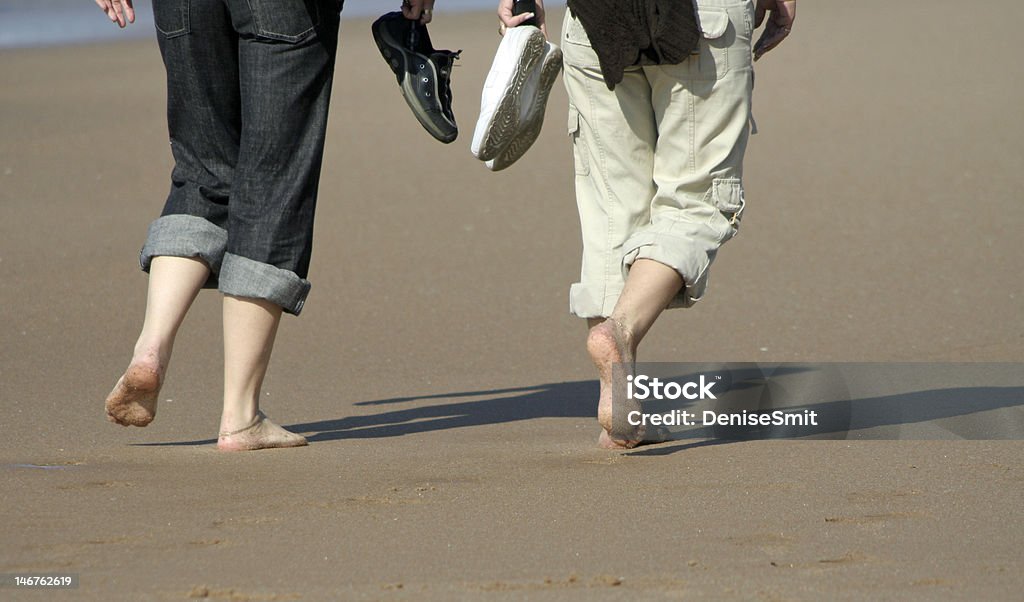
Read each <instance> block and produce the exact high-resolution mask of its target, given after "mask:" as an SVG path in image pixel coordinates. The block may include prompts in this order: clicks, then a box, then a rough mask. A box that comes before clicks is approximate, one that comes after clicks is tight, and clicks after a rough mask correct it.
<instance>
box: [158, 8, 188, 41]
mask: <svg viewBox="0 0 1024 602" xmlns="http://www.w3.org/2000/svg"><path fill="white" fill-rule="evenodd" d="M188 8H189V0H156V1H155V2H153V22H154V23H155V24H156V30H157V31H158V32H160V33H161V34H162V35H163V36H164V37H165V38H176V37H178V36H183V35H185V34H187V33H189V31H191V25H190V23H189V17H188Z"/></svg>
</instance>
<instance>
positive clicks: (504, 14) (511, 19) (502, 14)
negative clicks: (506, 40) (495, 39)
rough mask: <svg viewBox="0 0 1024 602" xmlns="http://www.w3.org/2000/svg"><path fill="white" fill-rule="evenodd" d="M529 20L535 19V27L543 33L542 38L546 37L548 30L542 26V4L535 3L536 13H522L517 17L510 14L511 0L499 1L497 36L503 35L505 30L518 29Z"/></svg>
mask: <svg viewBox="0 0 1024 602" xmlns="http://www.w3.org/2000/svg"><path fill="white" fill-rule="evenodd" d="M530 19H536V23H537V27H538V28H540V30H541V31H542V32H543V33H544V37H547V35H548V28H547V26H546V25H545V24H544V3H543V2H539V1H538V2H537V12H535V13H522V14H519V15H513V14H512V0H501V2H500V3H499V4H498V21H500V23H499V24H498V34H499V35H505V30H507V29H508V28H510V27H518V26H520V25H522V24H523V23H525V22H527V21H529V20H530Z"/></svg>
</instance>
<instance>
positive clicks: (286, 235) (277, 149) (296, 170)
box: [140, 0, 341, 315]
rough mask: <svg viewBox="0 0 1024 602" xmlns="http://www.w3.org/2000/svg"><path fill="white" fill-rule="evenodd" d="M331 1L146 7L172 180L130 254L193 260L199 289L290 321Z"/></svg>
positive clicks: (334, 16) (175, 1) (328, 78)
mask: <svg viewBox="0 0 1024 602" xmlns="http://www.w3.org/2000/svg"><path fill="white" fill-rule="evenodd" d="M340 11H341V2H340V1H339V0H153V13H154V18H155V21H156V28H157V39H158V42H159V46H160V53H161V55H162V56H163V61H164V66H165V67H166V70H167V124H168V130H169V133H170V142H171V152H172V154H173V155H174V170H173V172H172V173H171V189H170V193H169V194H168V196H167V202H166V204H165V205H164V209H163V212H162V213H161V216H160V218H159V219H157V220H156V221H154V222H153V223H152V224H151V225H150V227H149V233H148V236H147V238H146V243H145V246H144V247H143V249H142V252H141V254H140V263H141V265H142V269H143V270H145V271H149V267H150V264H151V261H152V259H153V257H156V256H175V257H196V258H200V259H202V260H203V261H205V262H206V263H207V264H208V265H209V266H210V269H211V277H210V280H209V282H207V286H208V287H210V288H213V287H216V288H218V289H219V290H220V291H221V292H223V293H225V294H229V295H235V296H239V297H248V298H256V299H265V300H268V301H271V302H273V303H276V304H277V305H280V306H281V307H282V308H283V310H284V311H285V312H287V313H291V314H296V315H297V314H298V313H299V312H300V311H301V310H302V307H303V305H304V303H305V300H306V295H307V294H308V293H309V289H310V283H309V281H308V280H306V276H307V274H308V271H309V261H310V255H311V252H312V236H313V215H314V210H315V208H316V200H317V188H318V185H319V180H320V167H321V162H322V160H323V149H324V136H325V133H326V129H327V109H328V105H329V102H330V95H331V82H332V78H333V74H334V63H335V54H336V50H337V44H338V25H339V19H340Z"/></svg>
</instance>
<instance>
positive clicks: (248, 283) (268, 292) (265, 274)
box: [218, 253, 312, 316]
mask: <svg viewBox="0 0 1024 602" xmlns="http://www.w3.org/2000/svg"><path fill="white" fill-rule="evenodd" d="M311 286H312V285H311V284H310V283H309V281H308V280H306V279H304V278H300V277H299V275H298V274H296V273H295V272H293V271H291V270H284V269H281V268H279V267H275V266H272V265H270V264H269V263H260V262H259V261H254V260H252V259H249V258H247V257H242V256H240V255H235V254H233V253H225V254H224V263H223V264H222V265H221V268H220V286H219V287H218V288H219V289H220V292H222V293H224V294H225V295H233V296H235V297H248V298H251V299H265V300H267V301H270V302H271V303H276V304H277V305H280V306H281V309H283V310H284V311H285V312H286V313H289V314H293V315H296V316H297V315H299V313H300V312H301V311H302V306H303V305H305V303H306V295H308V294H309V289H310V288H311Z"/></svg>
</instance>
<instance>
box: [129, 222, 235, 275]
mask: <svg viewBox="0 0 1024 602" xmlns="http://www.w3.org/2000/svg"><path fill="white" fill-rule="evenodd" d="M227 244H228V233H227V230H225V229H224V228H220V227H217V226H215V225H213V224H212V223H210V222H209V221H207V220H205V219H203V218H201V217H196V216H194V215H164V216H162V217H159V218H157V219H155V220H153V223H151V224H150V225H149V231H148V232H147V234H146V244H144V245H143V246H142V250H141V251H140V252H139V265H140V266H141V267H142V270H143V271H144V272H149V268H150V265H151V264H152V263H153V258H154V257H160V256H168V257H198V258H200V259H202V260H203V261H205V262H206V264H207V265H208V266H210V271H211V272H212V274H211V282H212V283H216V274H217V273H218V272H219V271H220V265H221V260H222V259H223V257H224V249H225V248H226V247H227Z"/></svg>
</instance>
